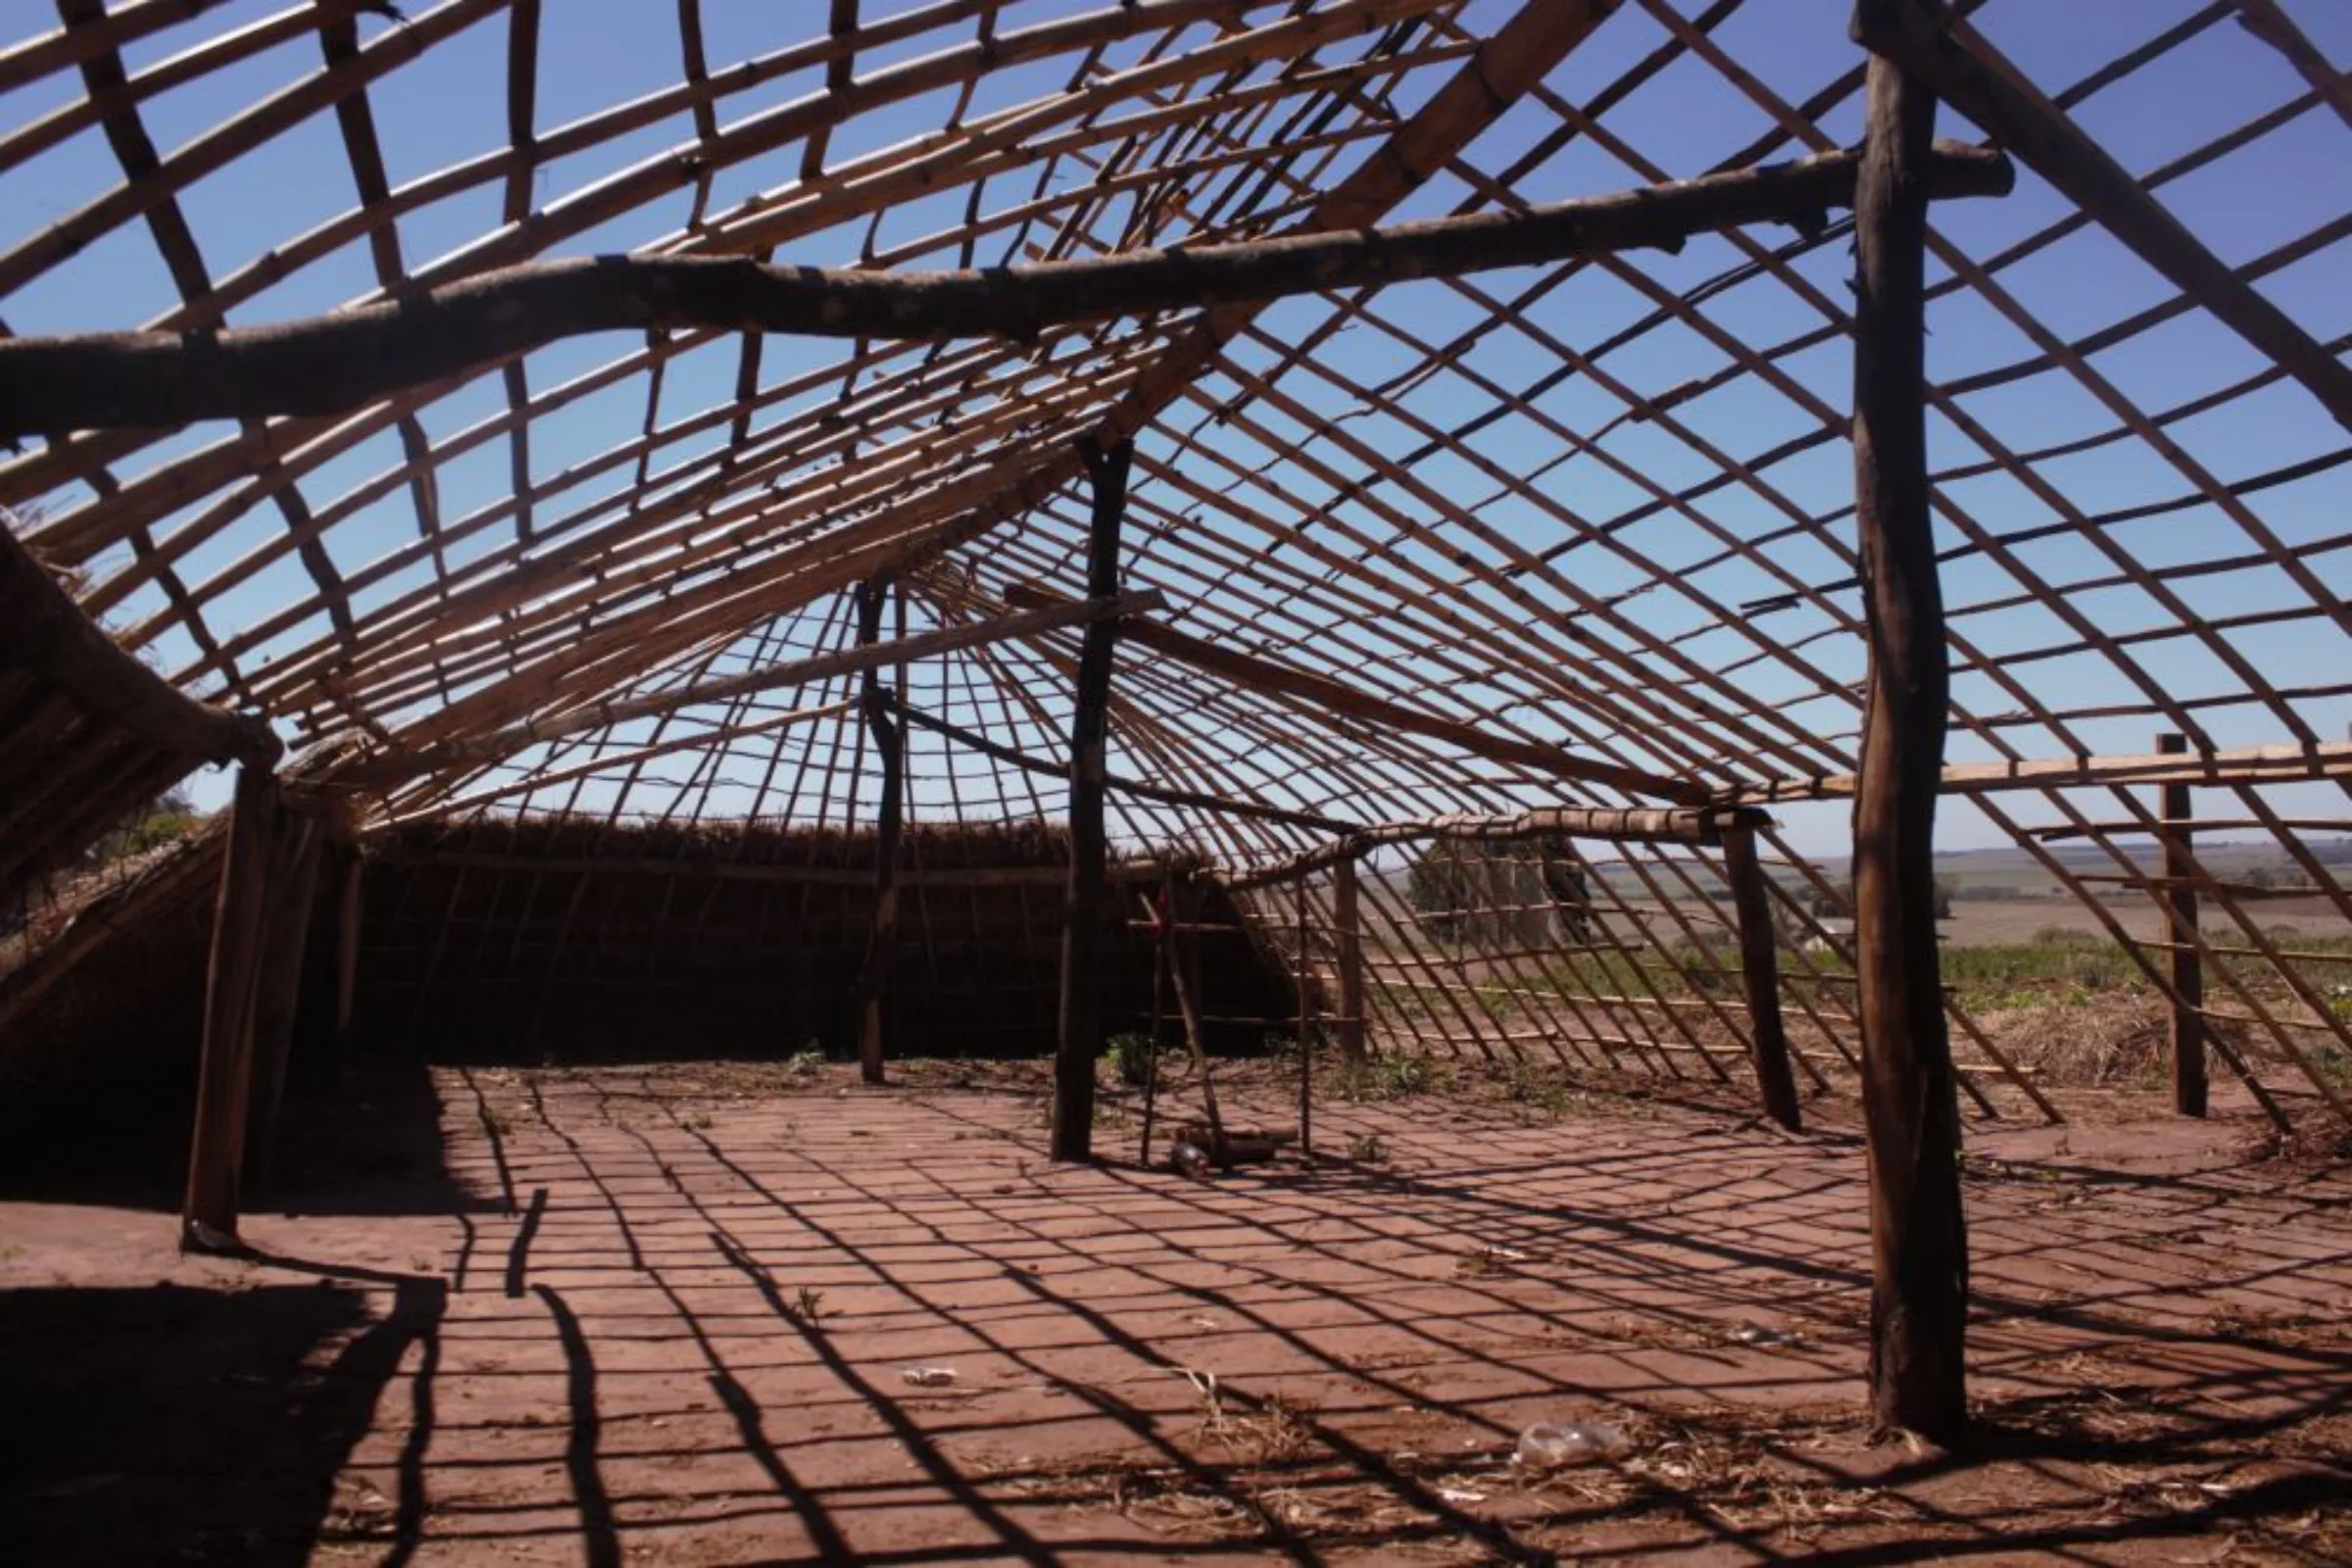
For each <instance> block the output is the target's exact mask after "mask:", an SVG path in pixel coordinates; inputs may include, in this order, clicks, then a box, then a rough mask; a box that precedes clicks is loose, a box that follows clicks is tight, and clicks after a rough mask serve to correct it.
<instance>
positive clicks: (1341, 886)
mask: <svg viewBox="0 0 2352 1568" xmlns="http://www.w3.org/2000/svg"><path fill="white" fill-rule="evenodd" d="M1331 876H1332V881H1331V926H1332V947H1333V950H1334V958H1335V962H1336V964H1337V966H1338V968H1339V980H1340V984H1339V992H1340V994H1339V1008H1340V1016H1339V1024H1338V1030H1337V1033H1338V1035H1339V1041H1340V1060H1341V1061H1342V1062H1344V1063H1346V1064H1347V1065H1348V1066H1350V1067H1352V1066H1355V1065H1357V1064H1358V1063H1360V1062H1361V1061H1362V1060H1363V1059H1364V928H1363V913H1362V909H1361V905H1360V902H1359V901H1358V899H1357V898H1356V886H1355V859H1354V858H1353V857H1352V856H1351V857H1349V858H1347V859H1344V860H1341V861H1340V862H1339V863H1338V864H1336V865H1334V866H1333V867H1332V868H1331Z"/></svg>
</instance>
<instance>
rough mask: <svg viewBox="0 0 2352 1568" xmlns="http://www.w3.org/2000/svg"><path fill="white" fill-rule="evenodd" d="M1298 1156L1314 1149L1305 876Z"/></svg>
mask: <svg viewBox="0 0 2352 1568" xmlns="http://www.w3.org/2000/svg"><path fill="white" fill-rule="evenodd" d="M1298 904H1299V911H1298V912H1299V1154H1300V1155H1301V1156H1302V1157H1303V1156H1305V1155H1308V1154H1311V1153H1313V1152H1314V1148H1315V1048H1314V1026H1315V977H1314V973H1313V970H1312V969H1311V968H1310V965H1311V964H1312V962H1313V960H1314V937H1313V934H1312V933H1311V932H1310V931H1309V930H1308V928H1307V923H1306V874H1305V873H1304V872H1300V873H1299V899H1298Z"/></svg>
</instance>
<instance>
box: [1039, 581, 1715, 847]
mask: <svg viewBox="0 0 2352 1568" xmlns="http://www.w3.org/2000/svg"><path fill="white" fill-rule="evenodd" d="M1005 598H1006V599H1007V600H1008V601H1010V602H1011V603H1012V604H1014V605H1017V606H1022V607H1024V608H1027V607H1038V606H1043V605H1049V604H1066V603H1068V601H1066V600H1060V599H1055V598H1054V597H1052V596H1051V595H1048V594H1045V593H1043V592H1041V591H1039V590H1037V589H1033V588H1021V587H1016V588H1014V589H1012V590H1010V591H1009V592H1007V593H1006V595H1005ZM1120 634H1121V635H1122V636H1123V637H1125V638H1126V639H1127V640H1128V641H1129V642H1132V643H1135V644H1136V645H1138V646H1139V647H1143V648H1149V649H1151V650H1152V652H1153V653H1156V654H1161V655H1164V656H1166V657H1167V658H1169V659H1173V660H1176V661H1177V662H1181V663H1186V664H1190V665H1192V666H1193V667H1194V668H1195V669H1201V670H1205V671H1207V672H1208V673H1210V674H1212V675H1217V676H1220V677H1222V678H1223V679H1225V680H1229V681H1231V682H1233V684H1235V685H1237V686H1245V687H1248V688H1249V689H1250V690H1252V691H1261V692H1272V693H1274V694H1276V695H1279V696H1283V697H1288V698H1291V699H1292V700H1293V701H1296V702H1299V703H1304V704H1306V705H1307V706H1308V707H1310V708H1319V709H1322V710H1323V711H1326V712H1332V713H1338V714H1341V715H1342V716H1344V717H1348V718H1353V719H1359V720H1361V721H1362V722H1364V723H1367V724H1375V725H1378V726H1380V727H1381V728H1384V729H1396V730H1403V731H1405V732H1407V733H1409V734H1414V735H1424V736H1427V737H1429V738H1430V739H1432V740H1441V741H1444V742H1446V744H1447V745H1449V746H1456V747H1459V748H1460V749H1461V750H1463V751H1465V752H1468V753H1470V754H1471V755H1472V756H1474V757H1483V758H1486V759H1487V760H1490V761H1495V762H1507V763H1510V764H1512V765H1513V766H1517V767H1524V768H1527V769H1529V770H1531V771H1534V772H1539V773H1544V774H1548V775H1549V776H1551V777H1553V778H1564V779H1571V780H1574V781H1576V782H1579V783H1585V784H1598V785H1603V786H1606V787H1607V788H1610V789H1617V790H1623V791H1625V792H1626V793H1628V794H1631V795H1654V796H1659V797H1662V798H1664V799H1666V800H1670V801H1677V802H1680V803H1682V804H1683V805H1686V806H1704V805H1707V804H1709V803H1710V801H1711V800H1712V796H1711V795H1710V793H1709V791H1708V790H1707V787H1706V786H1705V785H1703V784H1699V783H1696V782H1694V781H1691V780H1689V779H1669V778H1659V777H1657V776H1656V775H1654V774H1650V773H1644V772H1642V770H1640V769H1639V768H1632V767H1624V766H1621V765H1619V764H1618V763H1615V762H1600V761H1594V760H1591V759H1588V758H1582V757H1575V756H1571V755H1570V754H1569V753H1567V752H1563V751H1561V750H1559V749H1558V748H1557V747H1551V746H1539V745H1537V744H1536V743H1534V742H1532V741H1515V740H1510V739H1507V738H1505V737H1503V736H1498V735H1491V734H1489V733H1488V732H1487V731H1485V730H1483V729H1480V728H1478V727H1477V726H1476V725H1474V724H1465V723H1462V722H1461V721H1459V720H1457V719H1451V718H1444V717H1441V716H1439V715H1438V714H1436V713H1428V712H1423V711H1421V710H1419V709H1415V708H1408V707H1406V706H1405V705H1404V704H1402V703H1393V702H1390V701H1389V700H1388V699H1386V698H1382V697H1374V696H1372V695H1371V694H1369V693H1367V692H1359V691H1357V690H1356V689H1355V688H1354V687H1352V686H1348V685H1345V684H1343V683H1342V682H1340V681H1336V680H1333V679H1332V678H1331V677H1330V676H1328V675H1318V674H1315V673H1314V672H1312V671H1310V670H1303V669H1299V668H1297V667H1295V666H1293V665H1289V664H1280V663H1276V662H1274V661H1272V660H1270V659H1260V658H1258V657H1257V656H1255V655H1254V654H1245V653H1241V652H1239V651H1237V650H1235V649H1231V648H1226V647H1222V646H1220V645H1218V644H1216V643H1212V642H1209V641H1207V640H1205V639H1203V638H1200V637H1195V636H1192V635H1191V634H1190V633H1187V632H1180V631H1178V630H1176V629H1175V628H1174V627H1172V626H1168V625H1164V624H1162V623H1161V622H1159V621H1155V620H1150V619H1146V618H1144V617H1142V616H1130V617H1128V618H1127V619H1125V620H1124V621H1123V622H1122V623H1121V627H1120Z"/></svg>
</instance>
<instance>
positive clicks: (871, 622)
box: [858, 582, 906, 1084]
mask: <svg viewBox="0 0 2352 1568" xmlns="http://www.w3.org/2000/svg"><path fill="white" fill-rule="evenodd" d="M889 591H890V590H889V586H888V585H887V584H885V583H879V582H868V583H860V584H858V643H859V644H860V645H866V644H872V643H876V642H878V641H880V640H881V636H882V603H883V600H884V598H885V597H886V596H887V595H888V593H889ZM898 695H899V694H898V692H897V691H896V690H895V689H894V688H892V687H889V686H885V685H883V684H882V675H881V671H880V670H878V669H874V668H868V669H867V670H866V671H865V679H864V691H863V696H862V702H863V706H864V709H865V724H866V728H867V729H868V730H869V731H871V732H872V735H873V738H874V758H875V760H876V761H878V762H880V763H881V766H882V800H881V804H880V806H879V807H878V808H877V809H876V811H875V814H874V923H873V926H872V927H871V929H870V930H869V931H868V932H867V933H866V944H865V965H864V967H863V968H862V969H861V970H860V971H859V973H858V1075H859V1076H860V1077H862V1078H863V1079H864V1080H865V1081H866V1082H867V1083H869V1084H878V1083H880V1082H882V1058H883V1049H882V1048H883V1025H884V1021H885V1020H884V1015H883V1014H884V1007H885V1005H886V1002H887V995H886V994H887V993H888V991H889V990H890V972H891V963H892V959H893V957H894V956H895V955H896V954H897V951H898V940H899V887H898V876H899V809H900V797H901V795H902V793H903V791H904V786H905V777H906V769H905V765H904V762H903V760H902V759H901V757H900V744H899V725H898V719H897V717H896V712H897V706H898Z"/></svg>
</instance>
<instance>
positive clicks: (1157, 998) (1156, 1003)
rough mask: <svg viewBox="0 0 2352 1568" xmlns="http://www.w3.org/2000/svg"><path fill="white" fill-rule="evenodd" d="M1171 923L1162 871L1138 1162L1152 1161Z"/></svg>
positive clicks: (1172, 885)
mask: <svg viewBox="0 0 2352 1568" xmlns="http://www.w3.org/2000/svg"><path fill="white" fill-rule="evenodd" d="M1175 927H1176V879H1175V875H1174V873H1172V872H1164V873H1162V874H1161V877H1160V881H1159V902H1158V903H1157V904H1156V905H1155V906H1153V919H1152V1032H1151V1033H1150V1034H1149V1035H1147V1036H1145V1037H1144V1130H1143V1137H1142V1141H1141V1142H1140V1143H1139V1144H1138V1145H1137V1146H1136V1152H1135V1157H1136V1162H1137V1163H1138V1164H1141V1165H1149V1164H1151V1163H1152V1112H1153V1111H1154V1110H1156V1109H1157V1108H1158V1105H1159V1035H1160V1030H1161V1029H1162V1028H1164V1027H1165V1020H1166V1018H1167V1012H1168V955H1169V953H1170V951H1171V949H1170V948H1169V946H1168V944H1169V942H1170V940H1171V939H1172V938H1173V937H1174V936H1175Z"/></svg>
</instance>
